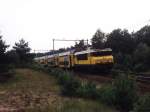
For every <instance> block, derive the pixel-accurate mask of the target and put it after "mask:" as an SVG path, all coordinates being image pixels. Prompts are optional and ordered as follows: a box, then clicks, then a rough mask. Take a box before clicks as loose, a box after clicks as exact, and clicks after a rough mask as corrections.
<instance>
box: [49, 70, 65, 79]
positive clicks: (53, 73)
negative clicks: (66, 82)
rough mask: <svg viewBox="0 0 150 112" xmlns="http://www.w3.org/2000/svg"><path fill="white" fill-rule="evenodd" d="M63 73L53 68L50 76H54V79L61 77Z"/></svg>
mask: <svg viewBox="0 0 150 112" xmlns="http://www.w3.org/2000/svg"><path fill="white" fill-rule="evenodd" d="M63 72H64V71H63V70H62V69H60V68H53V69H51V74H52V75H54V76H56V77H59V75H61V74H62V73H63Z"/></svg>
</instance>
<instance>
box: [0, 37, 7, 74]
mask: <svg viewBox="0 0 150 112" xmlns="http://www.w3.org/2000/svg"><path fill="white" fill-rule="evenodd" d="M7 47H8V45H6V44H5V42H4V41H3V40H2V36H0V72H8V70H9V67H8V66H9V63H8V57H7V55H6V49H7Z"/></svg>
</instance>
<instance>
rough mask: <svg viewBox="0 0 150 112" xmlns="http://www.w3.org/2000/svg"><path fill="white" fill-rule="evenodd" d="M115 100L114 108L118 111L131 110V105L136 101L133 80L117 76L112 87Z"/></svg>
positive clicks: (122, 75) (124, 76)
mask: <svg viewBox="0 0 150 112" xmlns="http://www.w3.org/2000/svg"><path fill="white" fill-rule="evenodd" d="M113 89H114V92H115V93H114V94H115V98H116V102H115V103H116V104H115V105H116V107H117V108H118V109H121V110H124V111H127V112H128V111H129V110H132V109H133V104H134V103H135V102H136V100H137V94H136V86H135V82H134V80H133V79H129V78H128V76H127V75H124V74H121V75H119V76H118V77H117V78H116V79H115V81H114V85H113Z"/></svg>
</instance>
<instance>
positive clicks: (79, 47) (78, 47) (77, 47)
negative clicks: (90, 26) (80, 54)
mask: <svg viewBox="0 0 150 112" xmlns="http://www.w3.org/2000/svg"><path fill="white" fill-rule="evenodd" d="M86 48H87V46H86V45H85V43H84V40H81V41H80V42H79V43H77V42H76V44H75V50H76V51H81V50H85V49H86Z"/></svg>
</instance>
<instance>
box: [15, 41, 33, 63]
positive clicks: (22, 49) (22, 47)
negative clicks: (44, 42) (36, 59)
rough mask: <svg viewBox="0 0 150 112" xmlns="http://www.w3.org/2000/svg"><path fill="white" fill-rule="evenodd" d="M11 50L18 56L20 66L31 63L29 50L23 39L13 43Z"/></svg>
mask: <svg viewBox="0 0 150 112" xmlns="http://www.w3.org/2000/svg"><path fill="white" fill-rule="evenodd" d="M13 48H14V50H15V51H16V53H17V54H18V56H19V61H20V64H26V63H29V62H30V61H31V55H30V50H31V49H30V48H29V46H28V42H25V40H24V39H21V40H19V42H18V43H15V46H13Z"/></svg>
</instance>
